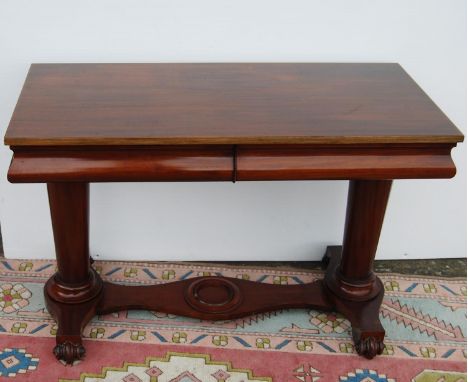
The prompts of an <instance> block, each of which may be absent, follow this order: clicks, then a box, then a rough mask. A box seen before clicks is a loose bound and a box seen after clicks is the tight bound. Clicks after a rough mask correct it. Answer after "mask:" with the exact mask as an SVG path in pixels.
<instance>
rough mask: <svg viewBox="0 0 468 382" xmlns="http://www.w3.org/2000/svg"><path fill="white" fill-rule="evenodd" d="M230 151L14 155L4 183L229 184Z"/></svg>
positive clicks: (206, 148)
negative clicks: (217, 182)
mask: <svg viewBox="0 0 468 382" xmlns="http://www.w3.org/2000/svg"><path fill="white" fill-rule="evenodd" d="M233 176H234V175H233V165H232V147H230V146H202V147H199V146H189V147H169V146H167V147H157V148H154V147H152V148H148V147H146V148H145V147H141V148H140V147H139V148H136V147H133V148H129V147H127V148H120V149H117V150H109V149H108V148H107V149H106V148H102V147H100V148H95V147H94V148H85V149H84V150H82V149H80V150H77V149H76V148H75V149H73V148H70V149H69V150H63V149H62V150H53V149H40V150H37V149H35V150H24V149H22V150H18V151H16V152H15V154H14V158H13V161H12V163H11V166H10V169H9V171H8V180H9V181H10V182H14V183H18V182H27V183H31V182H44V181H47V182H70V181H73V182H143V181H151V182H156V181H171V182H174V181H195V180H198V181H229V180H232V179H233Z"/></svg>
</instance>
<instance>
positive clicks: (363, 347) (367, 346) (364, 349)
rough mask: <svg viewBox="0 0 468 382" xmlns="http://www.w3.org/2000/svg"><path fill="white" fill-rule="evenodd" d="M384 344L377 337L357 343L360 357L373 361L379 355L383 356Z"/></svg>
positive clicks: (363, 339)
mask: <svg viewBox="0 0 468 382" xmlns="http://www.w3.org/2000/svg"><path fill="white" fill-rule="evenodd" d="M383 350H384V343H383V341H382V340H380V339H377V338H375V337H365V338H361V339H359V340H358V341H356V351H357V353H358V354H359V355H362V356H364V357H366V358H367V359H372V358H374V357H375V356H376V355H378V354H382V352H383Z"/></svg>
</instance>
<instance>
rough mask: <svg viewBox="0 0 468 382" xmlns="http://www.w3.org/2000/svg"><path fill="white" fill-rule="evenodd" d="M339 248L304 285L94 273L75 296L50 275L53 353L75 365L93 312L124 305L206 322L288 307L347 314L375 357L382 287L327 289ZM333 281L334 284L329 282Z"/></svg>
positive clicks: (358, 339)
mask: <svg viewBox="0 0 468 382" xmlns="http://www.w3.org/2000/svg"><path fill="white" fill-rule="evenodd" d="M340 258H341V247H328V248H327V252H326V255H325V259H326V260H327V261H328V262H329V263H328V267H327V273H326V276H325V280H318V281H314V282H312V283H308V284H302V285H274V284H263V283H257V282H253V281H247V280H241V279H236V278H230V277H218V276H207V277H196V278H193V279H188V280H183V281H176V282H171V283H167V284H159V285H149V286H128V285H117V284H112V283H108V282H103V281H102V280H101V278H100V277H99V275H98V274H97V273H95V272H94V271H93V274H92V277H90V280H93V281H92V283H90V286H89V288H90V291H89V293H88V294H87V293H85V292H83V287H81V293H82V296H83V298H82V299H81V300H80V299H77V298H76V296H70V299H69V300H68V301H67V298H66V296H65V295H64V294H63V293H61V294H60V295H59V296H57V295H54V293H55V292H54V291H63V290H64V288H62V287H61V285H60V280H58V279H57V278H56V277H52V278H51V279H50V280H49V281H48V283H47V286H46V288H45V296H46V302H47V308H48V310H49V311H50V312H51V314H52V315H53V316H54V318H55V319H56V320H57V322H58V331H57V346H56V347H55V349H54V354H55V355H56V357H57V358H58V359H59V360H61V361H63V362H65V363H67V364H73V363H74V362H75V361H78V360H79V359H81V358H83V357H84V355H85V349H84V347H83V344H82V339H81V333H82V330H83V328H84V326H85V325H86V324H87V323H88V322H89V320H90V319H91V318H92V317H93V316H94V315H96V314H107V313H111V312H116V311H119V310H125V309H146V310H153V311H159V312H165V313H171V314H176V315H180V316H187V317H192V318H198V319H204V320H228V319H234V318H239V317H242V316H247V315H251V314H257V313H261V312H266V311H272V310H277V309H289V308H307V309H317V310H335V311H338V312H340V313H342V314H343V315H344V316H345V317H346V318H348V319H349V320H350V322H351V325H352V328H353V329H352V330H353V340H354V343H355V346H356V350H357V352H358V353H359V354H361V355H363V356H365V357H367V358H373V357H374V356H375V355H377V354H381V353H382V351H383V347H384V346H383V338H384V335H385V331H384V329H383V328H382V326H381V324H380V321H379V307H380V304H381V302H382V297H383V286H382V283H381V282H380V280H379V279H378V278H376V285H375V286H374V287H373V290H377V293H375V292H373V293H372V295H371V298H369V299H368V300H363V299H362V296H360V297H359V300H358V301H356V300H355V299H354V300H353V296H352V295H350V296H344V295H343V293H336V292H335V291H334V290H333V289H331V288H330V287H328V286H327V285H329V284H330V283H332V282H335V279H336V269H337V267H338V264H339V263H340ZM333 285H334V284H333Z"/></svg>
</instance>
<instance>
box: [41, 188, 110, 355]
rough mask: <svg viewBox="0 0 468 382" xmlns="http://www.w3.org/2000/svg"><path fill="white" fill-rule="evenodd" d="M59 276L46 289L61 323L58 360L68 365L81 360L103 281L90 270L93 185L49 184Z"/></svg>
mask: <svg viewBox="0 0 468 382" xmlns="http://www.w3.org/2000/svg"><path fill="white" fill-rule="evenodd" d="M47 190H48V193H49V204H50V214H51V218H52V228H53V232H54V242H55V252H56V257H57V269H58V271H57V273H56V274H55V275H54V276H52V277H51V278H50V279H49V280H48V281H47V283H46V285H45V287H44V294H45V299H46V305H47V309H48V310H49V312H50V313H51V314H52V315H53V316H54V318H55V319H56V320H57V324H58V330H57V338H56V341H57V346H56V347H55V348H54V354H55V355H56V357H57V358H58V359H60V360H62V361H64V362H66V363H73V362H75V361H77V360H79V359H81V358H82V357H83V356H84V354H85V349H84V347H83V345H82V341H81V332H82V330H83V327H84V326H85V325H86V323H87V322H88V321H89V320H90V319H91V318H92V317H93V315H94V314H95V313H96V306H97V304H98V302H99V297H100V294H101V291H102V281H101V279H100V278H99V276H98V275H97V274H96V272H94V271H93V270H92V269H91V267H90V258H89V233H88V229H89V224H88V216H89V185H88V184H87V183H72V182H70V183H48V184H47Z"/></svg>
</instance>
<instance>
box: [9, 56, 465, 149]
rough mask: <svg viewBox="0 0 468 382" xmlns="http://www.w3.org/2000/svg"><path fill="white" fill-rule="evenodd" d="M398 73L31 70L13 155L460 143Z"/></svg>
mask: <svg viewBox="0 0 468 382" xmlns="http://www.w3.org/2000/svg"><path fill="white" fill-rule="evenodd" d="M462 140H463V135H462V134H461V133H460V131H459V130H458V129H457V128H456V127H455V126H454V125H453V123H452V122H450V120H449V119H448V118H447V117H446V116H445V115H444V114H443V113H442V112H441V111H440V109H439V108H438V107H437V106H436V105H435V104H434V103H433V102H432V100H431V99H430V98H429V97H428V96H427V95H426V94H425V93H424V92H423V91H422V90H421V88H420V87H419V86H418V85H417V84H416V83H415V82H414V81H413V80H412V79H411V77H410V76H408V74H407V73H406V72H405V71H404V70H403V69H402V68H401V67H400V66H399V65H398V64H383V63H378V64H370V63H364V64H362V63H359V64H358V63H356V64H353V63H341V64H340V63H304V64H287V63H281V64H280V63H278V64H272V63H268V64H261V63H243V64H35V65H32V66H31V69H30V71H29V74H28V77H27V79H26V83H25V86H24V88H23V91H22V93H21V96H20V99H19V101H18V104H17V106H16V109H15V112H14V114H13V117H12V120H11V123H10V126H9V127H8V131H7V133H6V136H5V143H6V144H7V145H11V146H24V145H27V146H44V145H46V146H51V145H52V146H58V145H68V146H69V145H73V146H75V145H86V146H89V145H113V146H115V145H161V144H169V145H181V144H182V145H186V144H223V145H224V144H227V145H237V144H239V145H240V144H288V143H291V144H350V143H353V144H355V143H365V144H374V143H427V142H430V143H456V142H460V141H462Z"/></svg>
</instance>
